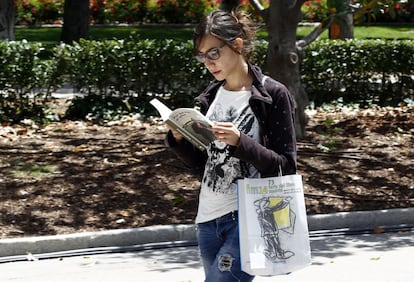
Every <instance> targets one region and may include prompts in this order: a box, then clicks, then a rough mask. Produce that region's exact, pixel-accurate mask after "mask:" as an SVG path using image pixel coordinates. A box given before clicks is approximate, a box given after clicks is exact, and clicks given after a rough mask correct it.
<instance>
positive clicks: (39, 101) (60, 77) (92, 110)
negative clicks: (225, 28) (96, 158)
mask: <svg viewBox="0 0 414 282" xmlns="http://www.w3.org/2000/svg"><path fill="white" fill-rule="evenodd" d="M256 45H257V46H256V47H257V48H256V52H255V54H254V58H253V61H254V62H255V63H257V64H258V65H260V66H262V67H263V68H264V69H266V67H265V60H266V52H267V43H266V42H264V41H260V42H259V41H258V42H257V44H256ZM44 51H45V50H43V48H42V46H41V45H40V44H38V43H28V42H26V41H20V42H0V105H1V108H0V120H9V121H13V120H14V121H19V120H21V119H22V118H24V117H25V113H26V112H28V114H30V113H31V109H33V108H34V109H37V110H38V111H39V113H37V115H38V118H39V119H42V118H44V117H46V116H47V113H45V111H44V110H45V109H44V108H41V109H39V105H41V106H43V105H44V104H45V103H44V102H45V100H47V99H49V98H50V94H51V92H52V91H54V90H55V89H57V88H59V87H61V86H62V85H63V83H69V84H72V85H74V86H75V87H76V89H77V90H78V91H80V92H83V93H85V94H88V95H87V96H86V97H87V98H83V99H75V100H74V101H73V104H72V106H71V107H70V109H69V111H68V116H69V117H72V118H85V117H88V118H89V119H110V118H113V117H114V116H117V115H122V114H125V113H127V112H140V113H144V114H148V113H149V112H151V111H153V109H152V107H150V106H148V103H147V102H148V100H149V99H151V98H152V97H154V96H160V97H162V98H165V99H169V101H168V103H169V104H170V105H171V106H178V105H180V106H182V105H191V103H192V99H193V97H194V96H196V95H197V94H198V93H200V91H202V90H203V88H204V87H205V86H206V85H207V83H208V81H209V80H211V79H212V77H211V75H210V74H208V73H207V71H206V70H205V68H204V66H203V65H201V64H199V63H197V62H196V61H195V60H194V59H193V58H192V55H193V54H192V45H191V42H190V41H188V42H177V41H172V40H137V39H134V38H130V39H128V40H106V41H81V42H80V43H75V44H74V45H59V46H56V47H55V48H54V49H53V50H49V51H48V54H49V55H50V57H49V58H50V59H48V60H44V59H41V58H43V56H41V55H42V52H44ZM413 66H414V43H413V42H412V41H383V40H375V41H370V40H352V41H347V42H344V41H328V40H327V41H318V42H315V43H313V44H312V45H310V46H309V48H307V49H306V50H305V56H304V60H303V63H302V70H301V73H302V82H303V83H304V86H305V89H306V91H307V93H308V95H309V97H310V99H311V100H312V101H314V102H315V104H316V105H320V104H323V103H330V102H332V101H336V100H338V99H342V100H343V101H344V102H345V103H360V104H369V103H375V104H379V105H389V104H397V103H399V102H401V101H404V99H407V98H410V99H413V89H414V78H413V77H414V68H413ZM32 98H35V99H32ZM151 113H153V112H151ZM31 114H33V112H32V113H31ZM31 118H32V117H31Z"/></svg>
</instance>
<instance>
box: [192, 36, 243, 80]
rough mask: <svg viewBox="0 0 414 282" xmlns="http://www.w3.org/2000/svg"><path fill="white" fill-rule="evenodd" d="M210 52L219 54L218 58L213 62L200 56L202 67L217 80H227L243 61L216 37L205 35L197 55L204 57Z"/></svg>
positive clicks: (240, 56)
mask: <svg viewBox="0 0 414 282" xmlns="http://www.w3.org/2000/svg"><path fill="white" fill-rule="evenodd" d="M223 45H224V46H223ZM220 47H222V48H220ZM211 50H213V52H219V58H218V59H215V60H213V59H209V58H208V57H207V56H202V57H204V59H205V61H204V65H205V66H206V68H207V70H208V71H209V72H210V73H211V74H212V75H213V76H214V77H215V78H216V79H217V80H227V79H228V78H229V76H231V75H232V74H234V73H235V71H236V69H237V68H238V67H239V66H240V62H241V60H243V57H242V55H240V54H238V53H237V52H235V51H234V50H233V49H232V48H230V47H229V46H228V45H225V44H224V42H223V41H221V40H219V39H217V38H216V37H214V36H212V35H205V36H204V37H203V38H202V39H201V41H200V44H199V47H198V54H199V55H206V54H207V52H209V51H211Z"/></svg>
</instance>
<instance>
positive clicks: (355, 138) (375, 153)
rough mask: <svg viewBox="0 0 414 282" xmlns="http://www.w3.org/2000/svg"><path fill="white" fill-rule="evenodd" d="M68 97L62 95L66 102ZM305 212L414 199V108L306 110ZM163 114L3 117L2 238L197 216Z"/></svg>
mask: <svg viewBox="0 0 414 282" xmlns="http://www.w3.org/2000/svg"><path fill="white" fill-rule="evenodd" d="M60 103H62V102H60ZM307 113H308V115H309V123H308V125H307V128H306V136H305V137H304V138H302V139H300V140H298V173H299V174H301V175H302V176H303V181H304V185H305V187H304V190H305V199H306V205H307V212H308V214H320V213H332V212H340V211H356V210H376V209H389V208H405V207H413V206H414V184H413V176H414V165H413V164H414V162H413V159H414V126H413V123H414V108H413V107H388V108H380V107H374V108H370V109H351V108H341V109H334V108H333V109H330V110H327V109H325V110H322V109H318V110H314V111H308V112H307ZM165 132H166V128H165V126H164V125H163V124H162V123H160V122H159V121H156V120H153V121H146V122H144V121H141V120H140V119H139V117H136V116H135V117H125V118H124V119H122V120H120V121H115V122H109V123H106V124H104V125H97V124H92V123H88V122H82V121H60V122H55V123H52V124H50V125H47V126H44V127H40V126H37V125H35V124H33V123H32V122H31V121H27V122H25V124H21V125H13V126H10V125H7V124H3V125H1V126H0V238H10V237H22V236H35V235H36V236H38V235H54V234H66V233H74V232H83V231H98V230H108V229H117V228H134V227H142V226H150V225H164V224H190V223H193V221H194V217H195V214H196V210H197V200H198V189H199V180H198V179H197V178H195V177H194V176H192V175H191V172H190V171H189V170H187V169H186V168H184V166H183V165H182V164H181V163H180V161H178V160H177V158H176V157H175V156H174V155H173V154H172V153H171V152H170V151H169V150H168V149H167V148H166V147H165V146H164V143H163V140H164V136H165Z"/></svg>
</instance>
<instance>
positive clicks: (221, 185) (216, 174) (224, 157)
mask: <svg viewBox="0 0 414 282" xmlns="http://www.w3.org/2000/svg"><path fill="white" fill-rule="evenodd" d="M250 96H251V91H228V90H226V89H224V88H223V87H221V88H220V89H219V91H218V92H217V95H216V97H215V99H214V101H213V103H212V104H211V106H210V108H209V110H208V112H207V114H206V116H207V117H208V118H209V119H210V120H211V121H221V122H232V123H233V124H234V125H236V126H237V128H238V129H239V130H240V131H241V132H243V133H244V134H246V135H248V136H250V137H251V138H253V139H255V140H256V141H258V142H259V140H260V132H259V124H258V121H257V119H256V117H255V116H254V114H253V112H252V110H251V108H250V106H249V103H248V101H249V98H250ZM207 153H208V159H207V163H206V166H205V169H204V175H203V179H202V181H201V191H200V199H199V207H198V213H197V217H196V223H202V222H207V221H210V220H213V219H215V218H218V217H220V216H223V215H225V214H227V213H229V212H232V211H235V210H237V209H238V204H237V179H240V178H244V177H252V178H256V177H259V172H258V171H257V169H256V168H255V167H254V166H252V165H251V164H249V163H246V162H242V161H240V160H239V159H238V158H234V157H230V155H229V145H227V144H225V143H223V142H220V141H217V140H216V141H214V142H212V143H210V145H209V147H208V148H207Z"/></svg>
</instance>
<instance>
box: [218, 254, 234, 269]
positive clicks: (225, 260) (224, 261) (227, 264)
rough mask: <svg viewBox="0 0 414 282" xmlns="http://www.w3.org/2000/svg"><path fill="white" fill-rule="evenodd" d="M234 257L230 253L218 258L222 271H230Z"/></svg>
mask: <svg viewBox="0 0 414 282" xmlns="http://www.w3.org/2000/svg"><path fill="white" fill-rule="evenodd" d="M233 260H234V259H233V257H232V256H230V255H222V256H220V257H219V259H218V268H219V270H220V271H230V270H231V265H232V263H233Z"/></svg>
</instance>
